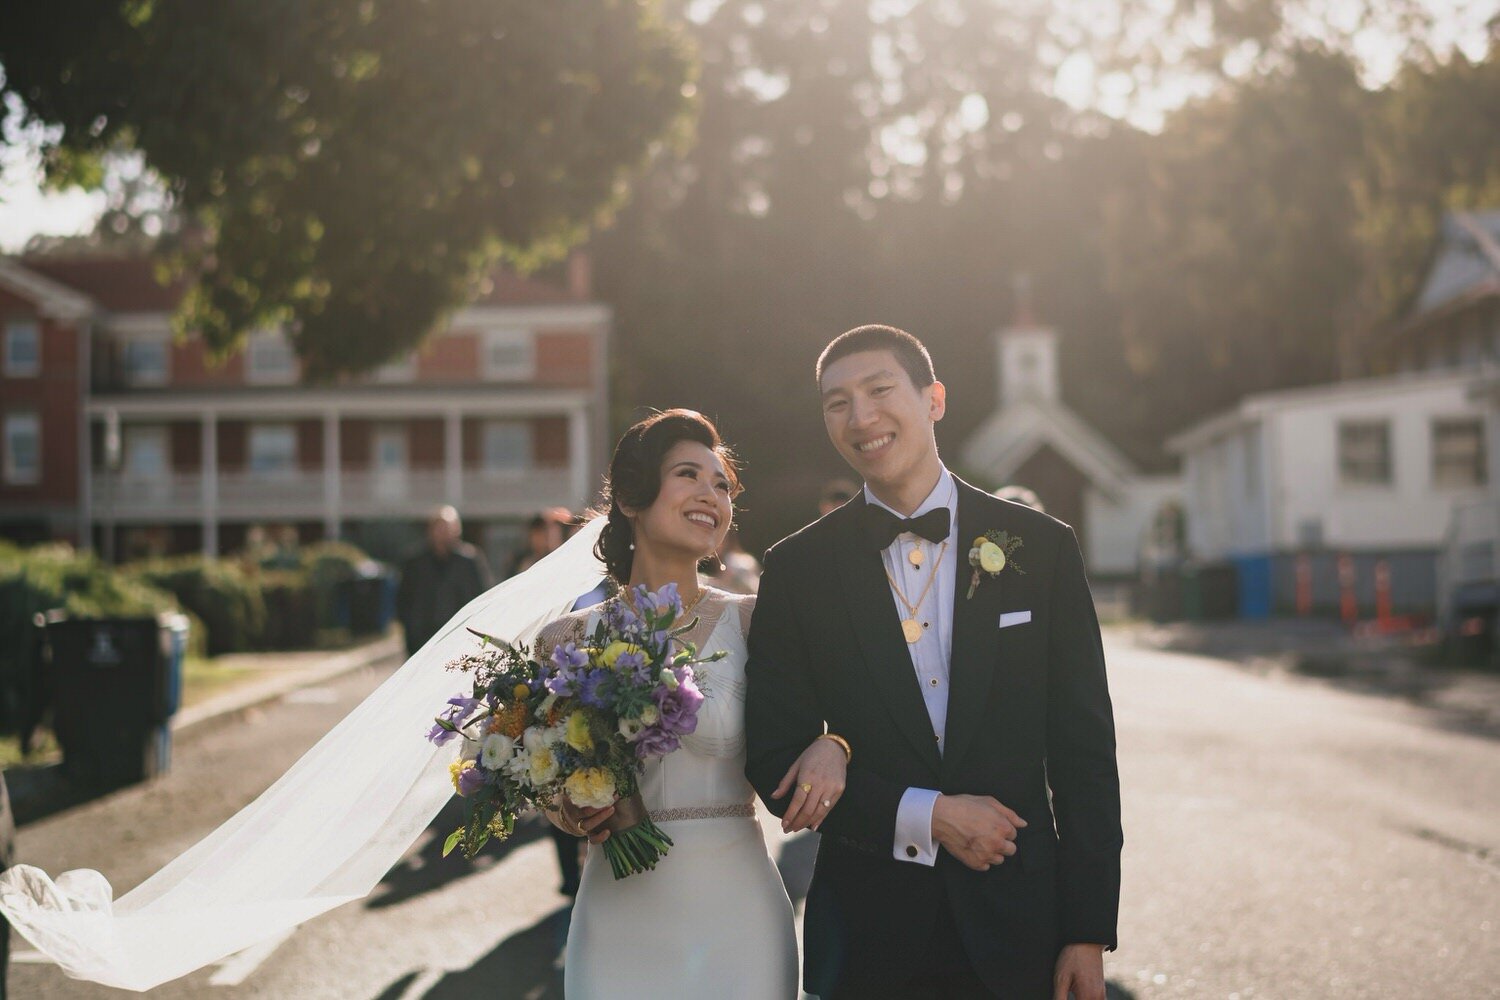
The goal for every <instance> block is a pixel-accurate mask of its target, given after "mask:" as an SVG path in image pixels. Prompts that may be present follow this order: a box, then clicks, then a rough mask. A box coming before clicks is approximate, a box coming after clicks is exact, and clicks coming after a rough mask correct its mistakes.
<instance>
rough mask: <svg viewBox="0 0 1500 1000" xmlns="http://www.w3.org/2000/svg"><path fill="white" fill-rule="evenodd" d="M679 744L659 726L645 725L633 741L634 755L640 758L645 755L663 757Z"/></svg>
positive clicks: (672, 735)
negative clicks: (638, 736) (637, 737)
mask: <svg viewBox="0 0 1500 1000" xmlns="http://www.w3.org/2000/svg"><path fill="white" fill-rule="evenodd" d="M680 745H681V741H680V740H679V739H678V738H677V737H676V736H675V735H674V734H672V733H669V732H666V731H665V730H663V729H662V727H661V726H647V727H646V728H645V729H644V730H642V731H641V735H640V738H639V739H637V740H636V741H635V755H636V757H638V758H640V759H641V760H645V759H646V758H647V757H665V756H666V755H667V754H669V753H671V752H672V751H673V750H676V749H677V748H678V747H679V746H680Z"/></svg>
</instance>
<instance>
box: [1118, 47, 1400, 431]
mask: <svg viewBox="0 0 1500 1000" xmlns="http://www.w3.org/2000/svg"><path fill="white" fill-rule="evenodd" d="M1373 103H1374V99H1373V97H1372V95H1371V94H1370V92H1368V91H1366V90H1365V89H1363V88H1362V87H1361V86H1360V84H1359V82H1358V79H1357V77H1356V73H1355V69H1354V66H1353V64H1352V63H1351V62H1350V61H1349V60H1348V59H1347V58H1345V57H1343V56H1341V55H1338V54H1335V53H1331V52H1328V51H1326V50H1322V49H1316V48H1309V49H1306V50H1304V51H1302V52H1299V53H1297V54H1296V56H1295V58H1294V59H1293V60H1292V61H1291V62H1290V64H1289V65H1288V67H1287V68H1286V69H1285V70H1284V71H1278V72H1275V73H1272V74H1269V75H1267V76H1265V77H1262V78H1260V79H1258V80H1256V81H1255V82H1253V83H1250V84H1246V85H1244V86H1242V87H1240V88H1238V89H1237V90H1234V91H1232V92H1229V93H1226V94H1224V95H1222V96H1219V97H1216V98H1212V99H1209V100H1207V101H1204V102H1201V103H1199V104H1196V105H1193V106H1190V107H1188V108H1185V109H1183V110H1182V111H1181V112H1179V113H1177V114H1175V115H1173V116H1172V118H1171V119H1170V120H1169V121H1168V123H1167V126H1166V128H1165V129H1164V130H1163V131H1162V133H1161V134H1160V135H1158V136H1150V137H1144V136H1143V137H1139V138H1138V139H1137V140H1136V141H1133V142H1131V143H1128V144H1126V145H1127V146H1128V147H1130V148H1129V149H1128V150H1127V151H1126V155H1124V156H1121V157H1120V158H1119V159H1118V160H1117V164H1118V166H1119V174H1118V175H1117V176H1116V177H1115V178H1114V181H1113V182H1112V183H1111V185H1110V188H1111V190H1110V196H1109V205H1108V214H1107V218H1108V227H1107V239H1108V261H1109V281H1110V287H1111V290H1112V291H1113V292H1114V294H1115V295H1116V296H1117V297H1118V299H1119V302H1120V306H1121V319H1122V322H1121V327H1120V332H1121V338H1122V342H1123V346H1124V350H1125V356H1126V358H1127V360H1128V363H1129V370H1130V372H1131V373H1132V374H1133V375H1134V376H1136V377H1137V378H1138V379H1141V380H1144V381H1145V382H1147V383H1148V384H1155V385H1161V386H1166V385H1170V386H1171V387H1172V388H1171V391H1170V392H1147V393H1141V394H1140V395H1141V397H1142V398H1141V399H1140V400H1139V401H1138V402H1137V403H1136V404H1135V405H1133V406H1130V407H1129V408H1128V409H1127V410H1126V411H1125V412H1128V413H1131V421H1130V422H1131V423H1133V424H1135V426H1137V427H1138V428H1140V429H1142V430H1144V431H1146V432H1148V433H1149V434H1151V435H1152V436H1155V437H1156V438H1157V439H1158V440H1160V439H1162V438H1164V437H1165V436H1167V435H1169V434H1170V433H1172V432H1173V431H1176V430H1179V429H1181V428H1182V427H1184V426H1185V425H1186V424H1188V423H1190V422H1191V421H1193V420H1195V419H1198V418H1201V417H1203V416H1204V415H1206V414H1207V413H1209V412H1212V411H1214V410H1218V409H1222V408H1225V407H1227V406H1230V405H1232V404H1233V403H1234V402H1235V401H1237V400H1238V399H1239V398H1241V397H1242V396H1244V395H1246V394H1248V393H1253V392H1258V391H1264V390H1268V389H1275V388H1284V387H1290V386H1295V385H1301V384H1306V383H1311V382H1319V381H1326V380H1329V379H1332V378H1334V377H1336V376H1337V375H1338V374H1339V373H1340V370H1341V366H1340V362H1341V351H1342V349H1343V348H1344V346H1345V345H1347V344H1348V343H1349V341H1350V338H1351V336H1352V334H1353V332H1354V327H1353V324H1354V322H1355V317H1354V315H1353V314H1352V313H1351V303H1352V302H1353V301H1354V299H1355V297H1356V294H1357V292H1358V289H1359V288H1360V285H1361V281H1362V274H1363V271H1362V259H1361V252H1360V248H1359V245H1358V242H1357V239H1356V230H1357V225H1358V212H1357V206H1356V203H1355V199H1354V195H1353V182H1354V179H1355V178H1356V177H1357V176H1358V174H1359V170H1360V168H1361V164H1362V161H1363V157H1364V142H1365V136H1364V129H1365V122H1366V120H1367V118H1368V115H1369V114H1370V113H1371V110H1372V107H1373Z"/></svg>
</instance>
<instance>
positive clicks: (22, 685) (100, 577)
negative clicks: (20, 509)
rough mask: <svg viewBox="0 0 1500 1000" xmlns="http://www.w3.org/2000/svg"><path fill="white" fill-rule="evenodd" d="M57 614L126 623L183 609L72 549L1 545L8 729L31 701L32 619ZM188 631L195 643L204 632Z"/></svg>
mask: <svg viewBox="0 0 1500 1000" xmlns="http://www.w3.org/2000/svg"><path fill="white" fill-rule="evenodd" d="M53 610H62V611H64V612H66V613H67V614H68V615H69V616H72V617H87V618H125V617H136V616H141V615H157V614H162V613H165V612H176V611H180V610H182V609H181V607H180V606H179V605H178V603H177V601H176V600H175V599H174V598H173V597H172V595H171V594H169V593H166V592H164V591H162V590H159V589H157V588H155V587H152V586H150V585H149V584H147V583H145V582H143V581H141V580H139V579H136V578H134V577H131V576H129V575H126V574H124V573H121V572H119V571H118V570H114V569H111V568H110V567H109V566H106V565H105V564H103V563H101V562H100V561H99V560H98V559H96V558H94V556H92V555H90V554H79V553H77V552H74V551H73V549H72V548H71V547H69V546H66V545H42V546H37V547H35V548H31V549H19V548H16V547H15V546H14V545H3V546H0V716H3V721H4V723H5V725H6V726H7V727H11V726H14V725H15V724H16V723H17V722H18V719H19V714H20V712H21V709H22V705H23V703H25V702H27V701H28V699H29V698H30V697H31V683H32V669H33V667H32V662H33V657H34V656H35V655H36V640H37V638H38V636H37V632H36V626H35V624H34V622H33V619H34V618H35V616H36V615H38V614H44V613H46V612H49V611H53ZM190 627H191V629H192V631H191V633H190V641H194V642H196V641H198V639H199V637H200V636H201V635H202V632H203V629H202V628H201V626H200V625H199V624H198V623H197V622H196V621H193V622H192V623H191V626H190Z"/></svg>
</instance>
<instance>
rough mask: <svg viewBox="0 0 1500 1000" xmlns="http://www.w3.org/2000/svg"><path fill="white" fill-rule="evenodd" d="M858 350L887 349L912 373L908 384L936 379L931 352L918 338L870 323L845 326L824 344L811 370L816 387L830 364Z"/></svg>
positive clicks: (923, 384) (922, 386)
mask: <svg viewBox="0 0 1500 1000" xmlns="http://www.w3.org/2000/svg"><path fill="white" fill-rule="evenodd" d="M861 351H890V352H891V353H892V354H893V355H895V357H896V361H897V362H898V363H899V364H900V365H901V367H902V368H904V369H906V374H907V375H909V376H911V384H912V385H914V386H916V387H917V388H918V389H925V388H927V387H928V386H929V385H931V384H932V383H934V382H936V381H937V374H936V373H935V372H934V371H933V370H932V355H930V354H928V353H927V348H926V347H925V346H923V344H922V342H921V341H920V340H918V339H917V338H916V337H913V336H912V335H911V334H909V333H907V332H906V331H905V330H898V329H896V328H895V327H894V326H883V325H881V324H880V323H870V324H868V325H866V326H856V327H855V328H854V329H852V330H845V331H844V332H843V333H841V334H839V335H838V336H837V337H834V338H833V340H831V341H829V343H828V346H827V347H825V348H823V353H822V354H820V355H818V364H817V367H816V368H815V369H814V370H813V376H814V378H815V379H816V380H817V383H818V387H819V388H822V385H823V373H824V372H825V371H827V370H828V366H829V365H831V364H833V363H834V362H835V361H837V360H839V359H840V358H844V357H848V356H849V355H851V354H858V353H860V352H861Z"/></svg>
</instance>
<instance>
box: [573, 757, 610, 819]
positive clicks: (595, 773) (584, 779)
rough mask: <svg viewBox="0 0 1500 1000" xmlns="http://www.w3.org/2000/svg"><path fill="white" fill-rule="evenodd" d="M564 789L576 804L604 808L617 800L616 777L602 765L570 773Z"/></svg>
mask: <svg viewBox="0 0 1500 1000" xmlns="http://www.w3.org/2000/svg"><path fill="white" fill-rule="evenodd" d="M563 790H564V791H565V792H567V793H568V798H570V799H572V800H573V803H574V805H580V806H588V807H592V808H595V809H602V808H603V807H604V806H607V805H609V804H610V803H612V802H614V800H615V778H614V775H612V774H610V773H609V772H608V771H606V770H605V769H604V768H602V767H586V768H583V769H582V770H579V771H574V772H573V773H572V774H570V775H568V780H567V781H564V782H563Z"/></svg>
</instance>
